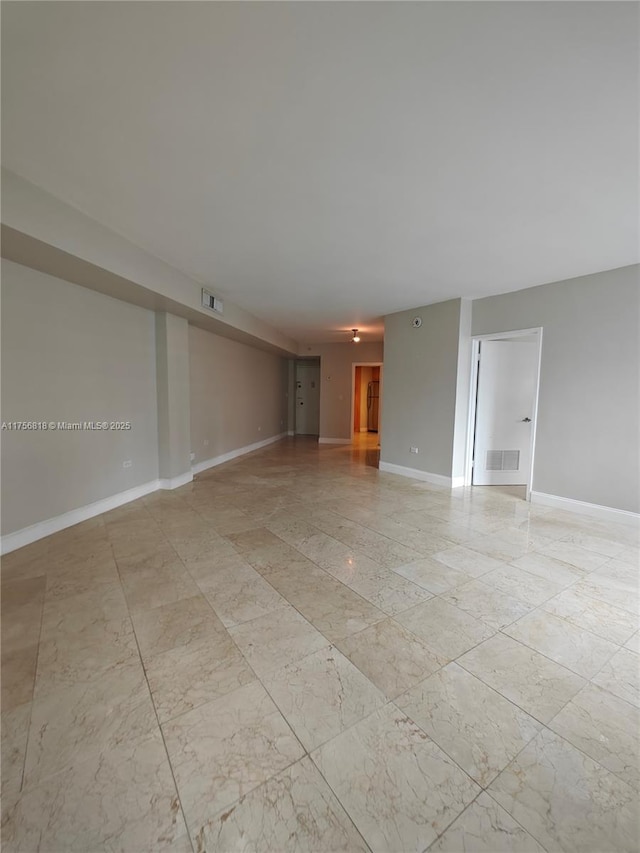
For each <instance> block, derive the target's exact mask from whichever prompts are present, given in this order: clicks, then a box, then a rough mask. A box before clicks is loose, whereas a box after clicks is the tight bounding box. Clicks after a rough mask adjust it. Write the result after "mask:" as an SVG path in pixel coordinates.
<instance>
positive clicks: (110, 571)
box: [46, 556, 120, 601]
mask: <svg viewBox="0 0 640 853" xmlns="http://www.w3.org/2000/svg"><path fill="white" fill-rule="evenodd" d="M119 580H120V579H119V576H118V567H117V566H116V561H115V560H114V559H113V557H111V556H110V557H108V558H106V559H104V560H102V561H101V562H99V563H98V564H96V565H85V564H82V565H79V566H76V567H73V566H72V567H68V566H65V567H63V568H60V569H57V570H56V571H52V572H50V573H49V575H48V576H47V593H46V597H47V601H51V600H53V599H56V598H61V599H66V598H69V597H71V596H77V595H81V594H82V593H83V592H94V591H97V590H98V589H101V588H103V587H107V586H110V585H113V584H117V583H119Z"/></svg>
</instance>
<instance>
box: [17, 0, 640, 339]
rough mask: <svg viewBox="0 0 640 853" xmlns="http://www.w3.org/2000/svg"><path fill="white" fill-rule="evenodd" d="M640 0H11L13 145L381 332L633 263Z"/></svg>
mask: <svg viewBox="0 0 640 853" xmlns="http://www.w3.org/2000/svg"><path fill="white" fill-rule="evenodd" d="M637 17H638V5H637V4H636V3H624V2H623V3H615V2H613V3H612V2H603V3H597V2H594V3H592V2H587V3H581V2H576V3H559V2H550V3H542V2H541V3H538V2H533V3H508V2H507V3H483V2H479V3H367V2H362V3H251V2H247V3H171V2H168V3H153V2H151V3H56V2H45V3H24V2H14V3H12V2H3V4H2V25H3V32H2V79H3V92H2V108H3V139H2V142H3V151H2V154H3V162H4V164H5V165H6V166H7V167H8V168H9V169H11V170H13V171H15V172H17V173H18V174H20V175H22V176H23V177H25V178H27V179H28V180H30V181H32V182H33V183H35V184H37V185H38V186H40V187H42V188H43V189H46V190H48V191H49V192H51V193H53V194H54V195H57V196H58V197H60V198H61V199H63V200H64V201H66V202H68V203H70V204H72V205H74V206H76V207H77V208H79V209H80V210H82V211H83V212H84V213H86V214H88V215H90V216H92V217H94V218H95V219H96V220H98V221H99V222H101V223H103V224H104V225H107V226H110V227H111V228H113V229H115V230H116V231H118V232H119V233H120V234H122V235H124V236H125V237H128V238H129V239H130V240H131V241H133V242H134V243H136V244H137V245H139V246H141V247H143V248H145V249H147V250H149V251H151V252H153V253H154V254H156V255H157V256H158V257H160V258H163V259H164V260H166V261H168V262H170V263H171V264H173V265H174V266H176V267H178V268H179V269H181V270H182V271H184V272H186V273H188V274H190V275H192V276H194V277H195V278H197V279H198V280H199V281H201V282H203V283H207V284H209V285H211V286H212V287H213V288H214V289H215V290H216V291H218V292H219V293H220V294H221V295H222V296H224V297H227V298H229V299H230V300H231V301H233V302H235V303H237V304H238V305H240V306H242V307H244V308H246V309H248V310H250V311H251V312H252V313H254V314H255V315H257V316H258V317H260V318H262V319H264V320H266V321H268V322H270V323H271V324H273V325H274V326H276V327H278V328H279V329H281V330H282V331H283V332H286V333H287V334H288V335H291V336H292V337H294V338H297V339H298V340H300V341H303V342H322V341H329V340H337V339H338V340H342V339H344V340H348V338H349V336H350V333H349V332H348V330H350V329H351V328H352V327H354V326H357V327H359V328H361V329H365V330H368V331H369V334H373V333H375V332H377V333H378V334H379V333H380V329H381V326H380V322H379V318H380V316H381V315H384V314H386V313H390V312H393V311H399V310H402V309H406V308H411V307H415V306H420V305H424V304H427V303H429V302H434V301H439V300H442V299H446V298H449V297H454V296H469V297H476V296H483V295H488V294H491V293H499V292H503V291H508V290H516V289H518V288H523V287H529V286H532V285H536V284H543V283H545V282H549V281H554V280H557V279H562V278H568V277H572V276H576V275H581V274H586V273H591V272H597V271H600V270H604V269H611V268H614V267H618V266H624V265H626V264H631V263H635V262H637V260H638V235H637V230H636V228H637V197H638V183H637V152H638V148H637V142H638V138H637V137H638V77H637V61H638V26H637ZM339 330H345V331H344V332H340V331H339ZM364 339H366V336H364Z"/></svg>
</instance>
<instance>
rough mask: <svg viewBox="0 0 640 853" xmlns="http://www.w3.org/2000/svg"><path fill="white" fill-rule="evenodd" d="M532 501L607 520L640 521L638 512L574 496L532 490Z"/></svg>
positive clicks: (633, 522) (629, 522)
mask: <svg viewBox="0 0 640 853" xmlns="http://www.w3.org/2000/svg"><path fill="white" fill-rule="evenodd" d="M531 503H534V504H540V505H541V506H550V507H553V508H554V509H564V510H567V511H568V512H576V513H579V514H580V515H590V516H593V517H594V518H602V519H604V520H606V521H621V522H623V523H624V524H633V525H637V524H638V522H640V513H637V512H630V511H629V510H626V509H616V508H615V507H613V506H601V505H600V504H590V503H587V502H586V501H577V500H574V499H573V498H563V497H560V495H547V494H545V493H544V492H531Z"/></svg>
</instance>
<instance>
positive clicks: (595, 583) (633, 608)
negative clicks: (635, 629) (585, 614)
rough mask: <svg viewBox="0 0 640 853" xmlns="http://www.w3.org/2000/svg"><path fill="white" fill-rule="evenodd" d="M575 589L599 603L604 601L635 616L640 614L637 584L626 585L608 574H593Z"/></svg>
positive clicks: (639, 597) (639, 596)
mask: <svg viewBox="0 0 640 853" xmlns="http://www.w3.org/2000/svg"><path fill="white" fill-rule="evenodd" d="M574 589H575V590H576V591H577V592H579V593H584V594H585V595H588V596H590V597H591V598H596V599H598V601H603V602H604V603H605V604H609V605H611V606H612V607H617V608H619V609H620V610H626V611H627V613H631V614H632V615H633V616H637V615H638V613H639V612H640V594H639V592H638V586H637V583H626V582H624V581H620V580H617V579H615V578H611V577H607V575H606V574H601V573H600V570H598V572H597V573H596V572H592V573H591V574H590V575H587V577H586V578H584V580H581V581H580V582H579V583H578V584H576V586H575V587H574Z"/></svg>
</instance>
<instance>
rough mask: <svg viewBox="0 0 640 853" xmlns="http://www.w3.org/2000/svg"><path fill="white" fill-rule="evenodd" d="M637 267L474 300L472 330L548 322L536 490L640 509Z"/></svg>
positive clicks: (484, 331)
mask: <svg viewBox="0 0 640 853" xmlns="http://www.w3.org/2000/svg"><path fill="white" fill-rule="evenodd" d="M639 269H640V268H639V267H637V266H632V267H623V268H621V269H617V270H611V271H609V272H603V273H598V274H596V275H590V276H584V277H581V278H574V279H570V280H568V281H562V282H555V283H554V284H547V285H543V286H541V287H533V288H529V289H528V290H520V291H517V292H515V293H506V294H503V295H501V296H492V297H488V298H486V299H479V300H476V301H474V303H473V322H472V331H473V334H474V335H480V334H489V333H492V332H503V331H509V330H512V329H528V328H533V327H536V326H542V327H543V329H544V331H543V337H542V365H541V375H540V397H539V407H538V426H537V434H536V452H535V463H534V478H533V489H534V490H535V491H538V492H544V493H546V494H551V495H558V496H561V497H566V498H572V499H574V500H580V501H587V502H588V503H594V504H601V505H603V506H610V507H615V508H616V509H623V510H629V511H632V512H638V511H640V481H639V477H640V419H639V408H640V373H639V365H640V348H639V335H640V280H639Z"/></svg>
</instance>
